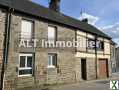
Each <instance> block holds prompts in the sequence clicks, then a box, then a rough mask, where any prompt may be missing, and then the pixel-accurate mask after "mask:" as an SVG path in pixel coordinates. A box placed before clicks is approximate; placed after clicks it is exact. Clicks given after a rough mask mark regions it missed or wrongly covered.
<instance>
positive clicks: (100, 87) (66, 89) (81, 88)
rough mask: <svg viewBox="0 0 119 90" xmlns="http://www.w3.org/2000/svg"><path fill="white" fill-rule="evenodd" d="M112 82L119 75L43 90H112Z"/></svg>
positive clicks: (31, 89)
mask: <svg viewBox="0 0 119 90" xmlns="http://www.w3.org/2000/svg"><path fill="white" fill-rule="evenodd" d="M110 80H119V73H113V74H112V77H111V78H108V79H101V80H92V81H83V82H80V83H76V84H67V85H66V84H65V85H54V86H49V87H46V88H44V89H42V90H110ZM21 90H41V89H40V88H39V87H36V88H24V89H21Z"/></svg>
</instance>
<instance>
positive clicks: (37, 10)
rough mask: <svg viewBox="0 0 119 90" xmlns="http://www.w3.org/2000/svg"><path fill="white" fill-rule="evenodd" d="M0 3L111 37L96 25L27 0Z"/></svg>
mask: <svg viewBox="0 0 119 90" xmlns="http://www.w3.org/2000/svg"><path fill="white" fill-rule="evenodd" d="M0 5H1V6H6V7H10V8H14V9H15V10H16V11H20V12H23V13H27V14H30V15H33V16H37V17H41V18H44V19H47V20H50V21H54V22H57V23H61V24H64V25H68V26H71V27H74V28H77V29H80V30H82V31H85V32H89V33H92V34H96V35H98V36H101V37H105V38H108V39H111V38H110V37H109V36H108V35H107V34H105V33H103V32H102V31H100V30H99V29H97V28H96V27H94V26H92V25H90V24H87V23H84V22H81V21H79V20H77V19H74V18H72V17H69V16H66V15H64V14H61V13H58V12H55V11H53V10H50V9H48V8H46V7H43V6H41V5H38V4H36V3H33V2H30V1H28V0H0Z"/></svg>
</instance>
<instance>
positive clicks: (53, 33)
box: [48, 26, 56, 41]
mask: <svg viewBox="0 0 119 90" xmlns="http://www.w3.org/2000/svg"><path fill="white" fill-rule="evenodd" d="M48 40H49V41H55V40H56V27H52V26H48Z"/></svg>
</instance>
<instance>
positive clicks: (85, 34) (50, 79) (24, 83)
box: [0, 0, 111, 90]
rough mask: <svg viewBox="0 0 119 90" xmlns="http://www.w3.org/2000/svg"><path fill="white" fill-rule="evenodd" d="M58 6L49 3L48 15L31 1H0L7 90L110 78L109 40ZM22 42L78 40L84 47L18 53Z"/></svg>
mask: <svg viewBox="0 0 119 90" xmlns="http://www.w3.org/2000/svg"><path fill="white" fill-rule="evenodd" d="M54 1H55V2H54ZM59 2H60V0H51V2H50V9H49V8H45V7H43V6H40V5H38V4H35V3H33V2H31V1H28V0H0V41H1V43H0V66H1V85H2V86H4V87H3V88H4V90H14V89H17V88H23V87H29V86H37V85H44V84H60V83H77V82H80V81H84V80H94V79H98V78H107V77H110V76H111V62H110V58H111V57H110V55H111V53H110V43H111V38H110V37H109V36H108V35H106V34H104V33H103V32H101V31H100V30H98V29H97V28H96V27H94V26H92V25H89V24H88V23H86V22H84V21H83V22H82V21H79V20H76V19H74V18H72V17H69V16H66V15H64V14H62V13H60V12H59V10H60V8H59ZM23 38H25V39H28V40H31V39H34V38H37V39H40V40H41V39H45V40H50V39H51V40H52V41H59V40H64V41H67V40H70V41H73V40H76V41H79V42H80V44H81V45H82V46H83V47H70V48H62V47H60V48H42V47H19V41H20V40H21V39H23ZM25 44H26V42H25ZM31 44H32V41H31ZM38 45H39V46H40V45H41V43H38ZM3 74H4V75H3ZM2 79H3V82H4V83H3V82H2ZM2 86H1V87H2Z"/></svg>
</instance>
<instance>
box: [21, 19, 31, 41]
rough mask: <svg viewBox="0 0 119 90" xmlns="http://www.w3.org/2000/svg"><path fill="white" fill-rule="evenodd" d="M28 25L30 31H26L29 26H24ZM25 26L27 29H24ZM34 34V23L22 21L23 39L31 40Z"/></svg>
mask: <svg viewBox="0 0 119 90" xmlns="http://www.w3.org/2000/svg"><path fill="white" fill-rule="evenodd" d="M24 23H25V24H26V23H28V26H30V27H29V30H27V31H26V30H25V29H24V28H26V27H27V25H23V24H24ZM24 26H25V27H24ZM27 29H28V27H27ZM32 33H33V22H32V21H30V20H25V19H22V21H21V34H20V35H21V38H22V39H31V38H32V35H33V34H32Z"/></svg>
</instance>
